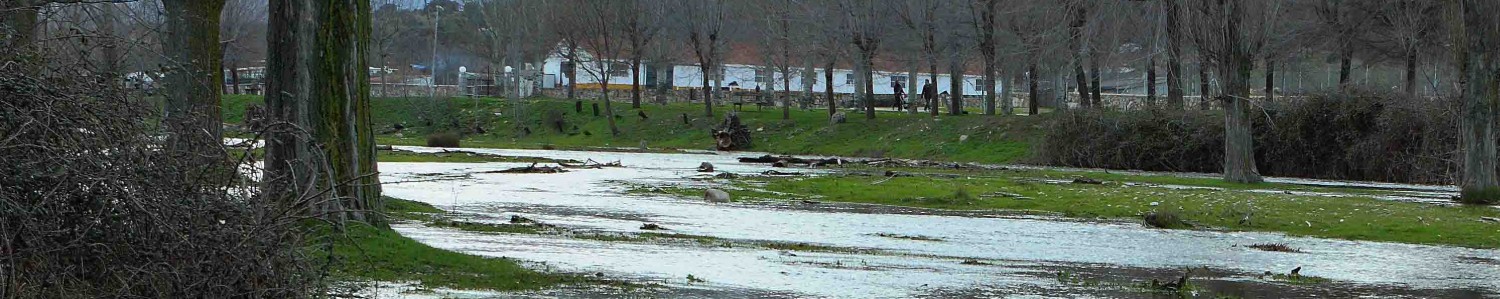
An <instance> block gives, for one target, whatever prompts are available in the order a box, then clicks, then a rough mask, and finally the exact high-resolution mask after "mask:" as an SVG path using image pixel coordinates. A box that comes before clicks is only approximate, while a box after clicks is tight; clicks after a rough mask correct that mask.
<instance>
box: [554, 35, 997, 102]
mask: <svg viewBox="0 0 1500 299" xmlns="http://www.w3.org/2000/svg"><path fill="white" fill-rule="evenodd" d="M565 51H566V48H559V50H558V51H554V53H553V54H552V55H550V56H548V57H547V59H546V61H545V62H544V64H543V67H542V71H543V73H544V74H545V76H546V78H545V79H544V80H545V81H547V82H557V83H559V84H561V85H558V86H562V85H567V84H575V83H576V84H577V85H579V86H589V87H594V88H597V87H598V85H597V84H599V83H600V82H601V81H605V80H601V79H607V81H608V82H609V84H610V85H622V86H624V87H625V88H628V87H629V86H630V83H631V77H630V76H631V72H630V67H629V66H630V64H629V62H628V60H623V59H620V60H612V61H611V62H610V63H611V64H612V65H613V66H612V67H608V68H609V69H610V74H607V76H605V75H604V74H602V72H600V71H599V70H598V67H597V64H596V63H595V62H594V60H593V59H594V55H593V54H591V53H589V52H588V51H587V50H586V49H584V48H582V47H580V48H578V49H577V55H578V56H579V65H578V68H577V70H578V73H577V75H576V77H577V80H578V82H569V81H568V79H567V78H566V76H564V75H563V72H562V70H563V68H564V66H565V65H566V64H567V63H568V60H567V59H565V58H564V57H563V55H562V53H563V52H565ZM729 60H730V61H729V63H725V64H724V67H723V68H722V70H721V71H722V72H723V74H722V78H724V79H723V80H724V84H723V85H721V86H724V87H731V88H739V89H754V88H755V87H757V86H758V87H760V88H761V89H762V90H769V89H771V87H773V85H774V87H775V89H776V90H787V89H788V88H790V89H791V90H793V91H800V90H803V87H802V84H803V80H802V75H803V73H804V70H805V68H802V67H794V68H790V69H789V70H790V73H791V74H784V73H782V72H779V71H777V70H774V69H772V68H769V67H765V66H762V65H754V64H745V63H735V62H738V61H735V60H737V59H729ZM738 60H749V59H738ZM877 68H879V66H877ZM813 70H814V72H815V75H814V76H813V89H812V90H813V91H815V92H819V93H821V92H823V91H824V88H825V86H824V82H823V81H824V79H823V78H824V76H825V72H827V71H828V70H827V69H825V68H814V69H813ZM639 74H640V77H641V78H640V82H641V84H642V85H655V84H657V83H666V82H670V83H671V86H672V87H673V88H679V89H680V88H702V87H703V82H704V81H703V73H702V71H701V70H700V69H699V68H698V65H697V64H696V63H694V64H676V65H673V66H672V68H671V70H670V71H669V72H667V76H668V77H669V80H658V78H656V77H657V76H658V75H657V73H656V72H655V69H654V68H652V67H651V66H650V63H645V62H643V63H642V64H641V70H640V72H639ZM908 74H909V73H908V72H903V71H894V70H877V71H875V72H874V74H873V77H874V81H875V86H874V90H875V94H877V95H889V94H893V93H894V92H895V90H894V88H892V87H891V81H893V80H894V81H900V82H901V85H902V86H903V87H904V89H905V91H906V93H908V94H910V93H914V92H920V91H921V84H923V83H924V82H926V80H927V79H928V78H931V77H930V76H929V75H928V73H923V72H918V73H917V86H916V87H915V88H914V87H912V86H906V85H907V84H908V82H909V81H907V76H908ZM784 76H790V78H788V79H789V80H787V81H789V82H788V83H789V85H790V86H787V85H783V84H782V78H783V77H784ZM601 77H605V78H601ZM855 77H856V75H855V74H854V70H851V69H843V68H834V69H833V78H834V82H833V91H834V93H839V94H851V93H854V91H855V90H854V88H855V85H856V84H855V82H856V81H857V80H856V79H857V78H855ZM983 79H984V76H980V75H964V76H963V79H962V80H963V93H964V95H965V96H971V97H977V96H980V95H982V94H983V92H982V90H981V89H980V88H981V87H980V85H981V84H980V83H983ZM951 80H952V76H950V75H949V74H938V75H937V82H936V87H937V91H938V93H943V92H949V91H950V89H951V88H950V87H951V86H952V84H951ZM1000 81H1001V84H1004V82H1003V80H1000ZM716 83H717V82H715V81H714V80H713V79H712V78H710V79H709V81H708V85H709V86H715V85H716ZM1003 88H1004V86H996V87H995V94H1000V92H1001V91H1003ZM611 89H619V88H614V87H612V88H611Z"/></svg>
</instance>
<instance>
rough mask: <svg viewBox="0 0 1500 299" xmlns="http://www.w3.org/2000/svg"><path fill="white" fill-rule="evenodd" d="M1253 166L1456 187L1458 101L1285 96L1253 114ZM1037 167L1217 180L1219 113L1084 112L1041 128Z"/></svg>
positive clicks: (1294, 174)
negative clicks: (1206, 175)
mask: <svg viewBox="0 0 1500 299" xmlns="http://www.w3.org/2000/svg"><path fill="white" fill-rule="evenodd" d="M1254 110H1255V111H1253V112H1252V114H1253V115H1255V117H1254V119H1253V122H1254V130H1253V134H1254V136H1255V153H1256V163H1257V164H1256V165H1257V167H1258V168H1259V170H1260V172H1261V173H1262V174H1265V175H1272V176H1292V177H1311V178H1327V179H1349V180H1374V181H1391V182H1409V183H1437V184H1446V183H1452V182H1453V178H1455V177H1456V175H1457V171H1458V165H1457V164H1456V162H1455V161H1456V160H1455V158H1456V155H1457V153H1456V149H1457V148H1458V140H1457V137H1456V136H1458V134H1457V133H1458V132H1457V130H1458V124H1457V121H1456V120H1455V116H1454V111H1455V108H1454V107H1453V103H1452V101H1449V100H1443V99H1415V98H1407V97H1404V96H1400V95H1391V94H1389V93H1385V94H1380V93H1366V92H1357V91H1356V92H1349V93H1343V94H1319V95H1311V96H1307V97H1302V98H1283V100H1279V101H1278V102H1276V103H1273V104H1267V105H1262V106H1260V107H1257V108H1256V109H1254ZM1045 130H1046V132H1047V137H1046V138H1044V140H1043V142H1042V143H1041V144H1040V145H1039V146H1038V147H1037V148H1036V150H1035V152H1036V156H1035V157H1034V159H1035V162H1038V163H1043V164H1050V165H1061V166H1077V167H1098V168H1115V169H1141V170H1155V171H1188V172H1219V171H1222V168H1223V161H1224V160H1223V159H1224V158H1223V157H1224V119H1223V115H1222V114H1220V112H1218V111H1210V112H1202V111H1176V110H1156V109H1148V110H1138V111H1112V110H1097V109H1096V110H1078V111H1069V112H1064V113H1063V114H1062V115H1058V116H1057V117H1056V118H1054V119H1053V122H1052V123H1050V125H1049V126H1048V127H1047V128H1046V129H1045Z"/></svg>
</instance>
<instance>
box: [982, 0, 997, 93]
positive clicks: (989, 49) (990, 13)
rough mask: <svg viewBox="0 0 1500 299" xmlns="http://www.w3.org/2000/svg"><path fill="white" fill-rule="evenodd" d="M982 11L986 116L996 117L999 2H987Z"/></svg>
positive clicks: (987, 0)
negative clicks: (996, 44) (996, 23)
mask: <svg viewBox="0 0 1500 299" xmlns="http://www.w3.org/2000/svg"><path fill="white" fill-rule="evenodd" d="M983 2H984V6H985V8H984V10H982V11H980V15H981V17H980V18H981V19H982V20H981V21H980V26H981V27H983V28H982V30H980V32H981V34H980V37H981V38H980V43H979V51H980V52H982V53H980V54H981V55H980V57H982V58H984V79H982V80H984V86H983V87H984V88H982V89H981V90H983V92H984V115H995V82H996V80H995V72H996V70H995V15H997V14H999V12H998V11H996V10H995V9H996V8H997V7H998V6H997V5H995V4H996V2H997V0H985V1H983Z"/></svg>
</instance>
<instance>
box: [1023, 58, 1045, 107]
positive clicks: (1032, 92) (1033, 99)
mask: <svg viewBox="0 0 1500 299" xmlns="http://www.w3.org/2000/svg"><path fill="white" fill-rule="evenodd" d="M1036 84H1037V73H1036V61H1032V62H1031V64H1028V65H1026V98H1027V103H1026V105H1027V106H1028V107H1026V114H1027V115H1037V113H1038V112H1039V111H1038V110H1039V109H1041V105H1042V101H1041V99H1039V98H1038V97H1040V96H1041V94H1040V93H1038V92H1037V86H1036Z"/></svg>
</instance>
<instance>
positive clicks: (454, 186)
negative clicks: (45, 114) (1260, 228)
mask: <svg viewBox="0 0 1500 299" xmlns="http://www.w3.org/2000/svg"><path fill="white" fill-rule="evenodd" d="M398 148H399V149H404V150H412V151H419V152H429V151H437V150H436V149H431V148H423V147H398ZM466 150H468V151H474V152H480V153H488V154H499V155H507V156H532V157H547V158H554V159H573V160H586V159H592V160H595V161H601V162H612V161H620V162H621V163H622V164H623V165H624V166H625V167H620V168H602V169H582V170H574V171H571V172H566V173H557V174H498V173H480V172H483V171H488V170H500V169H505V168H510V167H516V166H524V165H526V164H523V163H380V170H381V172H382V177H381V179H382V181H383V182H385V184H384V192H385V194H387V195H389V196H393V197H397V198H403V199H410V200H416V201H422V202H426V203H430V204H433V205H435V206H438V207H439V208H442V209H444V210H447V211H449V212H452V213H454V214H455V215H463V216H462V217H465V218H467V219H470V220H472V221H492V222H497V223H499V222H503V221H504V220H505V219H508V217H509V216H510V215H520V216H524V217H528V218H531V219H534V220H537V221H540V222H543V223H547V224H553V225H558V226H561V227H566V228H569V229H575V230H587V231H601V232H622V233H637V232H641V230H640V227H641V225H642V224H643V223H656V224H659V225H661V226H663V227H666V228H668V229H669V230H670V231H667V232H670V233H682V234H692V235H704V236H713V237H717V238H724V239H733V240H754V241H778V242H794V243H809V244H817V245H824V246H833V247H842V248H859V249H869V251H868V252H864V251H861V252H850V253H837V252H802V251H796V252H787V251H779V250H770V249H762V248H755V247H733V248H724V247H719V246H693V245H684V244H681V243H680V242H677V243H661V244H657V243H640V242H608V241H595V240H586V239H577V238H567V237H562V236H557V235H535V234H483V233H472V232H463V231H456V230H451V229H443V228H431V227H425V226H422V225H418V224H398V225H395V226H394V227H395V228H396V230H397V231H399V232H400V233H402V234H403V235H406V236H408V237H411V238H414V239H416V240H419V241H421V242H423V243H427V244H429V245H432V246H434V247H439V248H444V249H449V250H456V251H461V252H467V253H472V254H478V255H485V256H496V257H500V256H503V257H510V258H516V259H520V260H524V261H528V262H533V263H534V264H533V266H534V267H536V268H539V269H543V270H548V271H561V272H571V273H602V274H604V275H605V276H606V277H613V278H621V279H625V280H631V281H637V282H649V283H656V284H661V285H665V286H668V289H669V290H671V291H666V292H664V293H659V294H655V295H654V296H665V297H831V298H871V297H877V298H907V297H1012V296H1020V297H1030V296H1040V297H1147V296H1149V294H1147V293H1142V292H1140V291H1138V290H1135V289H1133V288H1132V287H1131V285H1133V284H1137V283H1145V282H1149V281H1150V280H1151V279H1160V280H1162V281H1168V280H1174V279H1175V277H1177V276H1181V274H1182V273H1183V272H1184V269H1186V268H1194V269H1197V270H1194V274H1193V275H1194V279H1195V280H1194V281H1195V282H1196V283H1199V284H1200V285H1203V286H1206V287H1208V288H1209V289H1211V290H1213V291H1214V292H1216V293H1221V294H1232V295H1239V296H1245V297H1301V296H1325V297H1326V296H1331V297H1459V298H1466V297H1487V296H1497V295H1500V251H1496V250H1478V249H1467V248H1455V247H1442V246H1425V245H1408V244H1396V243H1381V242H1362V241H1346V240H1333V239H1318V238H1305V237H1289V236H1284V235H1281V234H1275V233H1244V232H1233V233H1225V232H1209V231H1190V230H1158V229H1148V228H1143V227H1142V226H1141V225H1139V224H1135V223H1123V222H1094V221H1078V220H1068V219H1052V218H1047V217H1035V216H1014V215H1007V214H1006V213H1000V212H996V213H985V212H964V213H959V212H945V211H934V210H923V209H906V208H891V207H880V206H870V205H853V204H835V203H820V204H815V205H814V204H798V203H764V202H750V203H709V202H705V201H703V200H702V199H701V198H679V197H672V196H647V195H635V194H626V193H625V189H626V187H624V185H623V184H621V182H629V183H634V184H644V185H651V186H688V187H694V188H699V187H712V186H717V185H718V184H723V183H722V182H716V181H714V180H708V179H705V178H706V177H708V174H703V173H698V172H696V171H695V168H696V167H697V166H698V165H699V164H700V163H702V162H709V163H712V164H713V165H714V166H715V167H716V168H717V170H718V171H720V172H734V173H740V174H755V173H760V172H762V171H765V170H769V169H771V168H770V167H769V166H768V165H764V164H742V163H738V162H736V161H735V158H736V157H740V156H758V155H761V154H760V153H735V154H724V155H717V154H662V153H623V152H582V151H546V150H502V149H466ZM527 164H529V163H527ZM781 170H785V169H781ZM798 171H803V172H817V171H818V170H798ZM1397 187H1402V186H1397ZM1416 188H1417V187H1413V188H1408V189H1416ZM731 193H733V191H732V190H731ZM1497 229H1500V226H1497ZM880 234H887V235H889V234H896V235H903V236H920V237H924V238H932V239H939V240H940V241H931V240H913V239H901V238H890V237H883V236H880ZM1256 243H1286V244H1288V245H1290V246H1291V247H1294V248H1297V249H1300V250H1302V251H1303V252H1302V253H1284V252H1268V251H1260V250H1254V249H1250V248H1246V247H1244V246H1245V245H1250V244H1256ZM965 261H969V262H968V263H965ZM976 262H977V263H976ZM1297 267H1301V274H1303V275H1311V276H1317V277H1322V278H1328V279H1331V280H1333V282H1331V283H1325V284H1319V285H1312V286H1308V285H1297V284H1288V283H1281V282H1274V281H1270V280H1267V279H1261V278H1257V276H1258V274H1261V273H1264V272H1266V271H1271V272H1275V273H1286V272H1287V271H1289V270H1291V269H1293V268H1297ZM1059 273H1063V274H1064V275H1066V276H1065V277H1084V278H1086V279H1081V280H1070V279H1060V278H1059ZM689 275H691V276H693V277H694V278H696V280H693V281H689V280H688V279H687V277H688V276H689ZM512 295H514V296H533V297H600V298H604V297H615V296H617V295H619V294H610V293H597V292H594V291H591V290H589V289H568V290H552V291H547V292H537V293H528V294H512Z"/></svg>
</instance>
